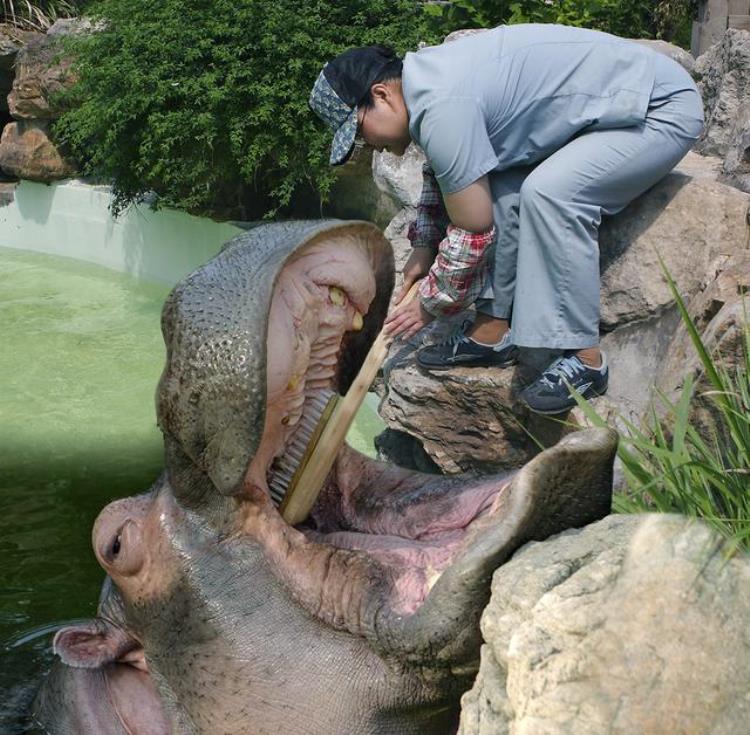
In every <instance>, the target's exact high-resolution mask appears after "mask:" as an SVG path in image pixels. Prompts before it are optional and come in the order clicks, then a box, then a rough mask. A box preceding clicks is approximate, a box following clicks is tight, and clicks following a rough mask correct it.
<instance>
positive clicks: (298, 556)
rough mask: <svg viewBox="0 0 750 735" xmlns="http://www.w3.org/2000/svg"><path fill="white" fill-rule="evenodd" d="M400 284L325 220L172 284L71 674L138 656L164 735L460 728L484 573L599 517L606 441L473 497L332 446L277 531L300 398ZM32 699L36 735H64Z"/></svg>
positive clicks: (606, 478) (376, 321)
mask: <svg viewBox="0 0 750 735" xmlns="http://www.w3.org/2000/svg"><path fill="white" fill-rule="evenodd" d="M392 282H393V268H392V257H391V255H390V251H389V249H388V246H387V243H386V242H385V241H384V240H383V239H382V236H380V234H379V233H378V231H377V230H376V229H375V228H374V227H371V226H369V225H366V224H364V223H354V224H339V223H330V222H329V223H320V222H318V223H295V224H293V225H269V226H265V227H261V228H258V229H256V230H254V231H251V232H250V233H247V234H246V235H242V236H240V237H239V238H236V239H235V240H234V241H233V242H232V243H230V245H229V246H228V247H227V248H226V249H225V250H224V251H223V252H222V253H221V254H220V255H219V256H217V258H215V259H214V260H213V261H211V262H210V263H208V264H207V265H206V266H204V267H202V268H201V269H199V270H198V271H196V272H195V273H194V274H192V275H191V276H189V277H188V278H187V279H186V280H185V281H183V282H182V283H181V284H179V285H178V286H177V288H176V289H175V290H174V291H173V293H172V294H171V296H170V298H169V299H168V301H167V304H166V305H165V309H164V313H163V330H164V336H165V341H166V344H167V351H168V357H167V366H166V368H165V371H164V374H163V375H162V379H161V382H160V387H159V391H158V396H157V406H158V408H157V411H158V415H159V423H160V426H161V428H162V431H163V432H164V435H165V447H166V459H167V472H166V473H165V476H164V477H163V478H162V479H161V480H160V481H159V482H158V483H157V484H156V486H155V487H154V488H152V490H151V492H150V493H148V494H146V495H143V496H139V497H136V498H130V499H126V500H122V501H117V502H115V503H112V504H110V505H109V506H108V507H107V508H105V510H104V511H103V512H102V513H101V515H100V516H99V519H98V520H97V523H96V526H95V528H94V533H93V543H94V550H95V553H96V556H97V559H98V560H99V562H100V564H101V565H102V566H103V567H104V569H106V571H107V572H108V573H109V575H110V576H111V578H112V580H113V581H114V584H115V585H116V595H115V597H116V599H117V600H118V605H119V607H118V610H119V612H118V614H117V621H116V625H114V626H109V627H106V628H104V629H102V628H101V627H100V626H101V624H97V627H96V628H95V629H94V630H95V634H92V632H91V631H92V629H91V626H83V627H72V628H68V629H64V630H63V631H61V632H60V633H58V637H57V641H56V648H57V650H58V652H59V653H60V655H61V657H62V659H63V661H64V662H65V663H66V664H68V665H70V666H79V667H80V666H88V667H90V669H92V670H94V671H95V670H97V669H100V668H101V667H102V666H109V665H112V662H113V661H119V662H120V664H119V665H128V664H127V662H126V661H125V660H124V659H125V658H126V657H127V654H123V650H125V649H128V647H130V656H131V657H133V659H134V661H133V664H131V665H135V666H138V667H139V668H140V669H142V670H146V669H147V671H148V675H149V676H150V677H151V681H152V682H153V685H154V688H155V691H156V692H158V695H157V697H156V699H157V704H160V705H161V708H162V709H161V710H160V711H161V712H163V713H164V716H165V717H166V719H167V720H168V722H169V725H168V730H169V731H171V732H176V733H183V732H184V733H247V734H249V735H260V734H261V733H274V734H275V735H278V734H281V733H283V734H284V735H297V734H300V735H301V734H302V733H304V734H305V735H339V734H340V735H393V734H401V733H403V734H404V735H409V734H411V733H414V734H415V735H416V734H417V733H419V734H420V735H430V734H431V733H450V732H452V731H453V730H454V728H455V724H456V720H457V711H458V699H459V696H460V694H461V692H462V691H464V690H465V689H466V688H467V687H468V686H469V685H470V683H471V680H472V678H473V675H474V674H475V672H476V669H477V662H478V651H479V626H478V621H479V615H480V613H481V611H482V609H483V607H484V605H485V604H486V602H487V599H488V597H489V580H490V576H491V574H492V572H493V570H494V569H495V568H496V567H497V566H498V565H500V564H502V563H503V562H504V561H505V560H506V559H507V558H508V557H509V556H510V554H512V552H513V551H514V550H515V549H517V548H518V547H519V546H520V545H521V544H523V543H525V542H526V541H529V540H531V539H544V538H546V537H547V536H549V535H551V534H553V533H556V532H558V531H561V530H563V529H566V528H570V527H573V526H582V525H585V524H587V523H589V522H592V521H594V520H596V519H598V518H600V517H602V516H604V515H606V514H607V513H608V512H609V508H610V500H611V470H612V460H613V456H614V451H615V447H616V436H614V434H613V433H612V432H610V431H608V430H590V431H586V432H579V433H577V434H575V435H572V436H569V437H567V438H566V439H564V440H563V441H562V442H560V443H559V444H558V445H557V446H555V447H553V448H551V449H549V450H546V451H545V452H543V453H542V454H540V455H539V456H538V457H536V458H535V459H534V460H533V461H532V462H530V463H529V464H528V465H526V466H525V467H524V468H523V469H522V470H521V471H520V472H518V473H516V474H509V475H501V476H497V477H489V478H481V479H473V480H471V479H467V478H443V477H436V476H430V475H424V474H420V473H415V472H411V471H408V470H404V469H401V468H398V467H393V466H388V465H386V464H384V463H381V462H376V461H374V460H370V459H368V458H367V457H364V456H363V455H361V454H359V453H357V452H355V451H354V450H352V449H351V448H348V447H344V448H343V449H342V450H341V452H340V453H339V455H338V456H337V459H336V463H335V465H334V468H333V470H332V472H331V474H330V476H329V478H328V480H327V482H326V485H325V487H324V489H323V491H322V493H321V496H320V498H319V500H318V503H317V504H316V506H315V508H314V509H313V513H312V516H311V519H310V520H309V521H308V522H306V523H305V524H301V525H300V526H298V527H296V528H292V527H290V526H288V525H287V524H286V523H285V522H284V521H283V520H282V518H281V517H280V515H279V514H278V512H277V511H276V509H275V507H274V505H273V504H272V503H271V501H270V499H269V496H268V493H267V485H266V482H267V478H268V475H269V472H270V471H271V469H272V467H273V461H274V457H278V456H280V455H282V454H283V452H284V448H285V446H287V445H288V443H289V441H290V438H291V437H292V436H293V433H294V431H295V428H296V426H297V425H298V422H299V419H300V415H301V414H303V413H304V411H305V406H306V405H307V404H306V403H305V401H306V400H307V399H308V398H309V396H310V395H312V394H314V393H315V392H316V391H317V390H319V389H320V388H321V387H325V386H333V387H334V388H335V389H338V390H340V391H344V390H345V389H346V387H347V384H348V382H349V381H350V380H351V377H352V375H353V374H355V373H356V370H357V368H358V365H359V364H360V363H361V360H362V358H363V355H364V353H365V351H366V349H367V346H368V345H369V343H370V342H371V341H372V338H373V336H374V334H375V333H376V331H377V329H378V328H379V326H380V324H381V323H382V319H383V316H384V313H385V309H386V305H387V301H388V297H389V295H390V290H391V288H392ZM362 315H364V318H362ZM358 327H362V328H360V329H358ZM339 343H341V344H342V347H341V348H339V346H338V345H339ZM113 594H114V593H113ZM102 617H103V618H106V615H104V614H102ZM110 622H111V621H110ZM102 630H104V632H103V634H102V635H99V634H100V633H101V632H102ZM122 631H126V633H124V634H123V632H122ZM123 635H124V636H125V637H124V639H123ZM123 640H124V641H125V642H123ZM102 650H104V651H106V652H107V655H106V656H102V655H101V651H102ZM140 651H142V652H143V656H140V654H139V653H138V652H140ZM139 673H141V672H139ZM71 676H72V674H71ZM64 677H65V669H62V670H61V672H59V673H58V675H57V680H60V679H62V680H64ZM49 687H50V685H49V684H48V685H47V687H46V689H47V690H49ZM57 688H58V690H59V688H60V687H59V685H58V687H57ZM40 700H41V701H42V702H43V704H44V706H43V707H38V708H37V712H38V714H37V716H38V719H39V720H40V721H42V722H43V723H44V724H45V726H47V727H48V729H49V730H50V732H64V733H68V732H76V730H75V729H74V728H73V729H70V728H68V729H65V728H62V727H59V728H56V726H55V725H54V721H55V718H54V706H55V698H54V696H46V698H45V690H44V689H43V691H42V695H41V696H40ZM58 701H59V700H58ZM157 709H158V708H157ZM70 719H71V718H70V717H69V718H68V720H70ZM79 719H80V718H79ZM116 726H117V725H116V723H115V724H114V725H113V729H112V730H111V731H112V732H119V730H117V729H116ZM159 727H161V724H159V723H158V722H157V723H156V724H155V725H154V729H153V731H151V730H146V731H144V735H152V733H153V735H160V733H161V732H162V730H159V729H158V728H159ZM105 732H109V731H105Z"/></svg>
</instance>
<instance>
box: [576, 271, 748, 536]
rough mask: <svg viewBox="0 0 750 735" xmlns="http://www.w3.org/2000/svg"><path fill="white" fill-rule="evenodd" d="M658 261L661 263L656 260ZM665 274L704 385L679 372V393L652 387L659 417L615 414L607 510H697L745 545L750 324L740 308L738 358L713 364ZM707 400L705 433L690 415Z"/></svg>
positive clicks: (591, 413) (590, 413)
mask: <svg viewBox="0 0 750 735" xmlns="http://www.w3.org/2000/svg"><path fill="white" fill-rule="evenodd" d="M663 267H664V266H663V264H662V268H663ZM665 274H666V277H667V281H668V283H669V286H670V288H671V290H672V294H673V296H674V298H675V301H676V303H677V307H678V309H679V311H680V315H681V316H682V321H683V324H684V325H685V327H686V328H687V330H688V332H689V334H690V337H691V340H692V342H693V345H694V347H695V349H696V351H697V353H698V355H699V357H700V361H701V363H702V365H703V369H704V371H705V375H706V377H707V378H708V382H709V383H710V384H711V387H712V390H710V391H707V392H706V393H704V394H703V395H702V396H697V395H696V394H695V383H694V381H692V380H691V379H687V380H686V381H685V383H684V385H683V388H682V392H681V395H680V398H679V400H678V401H677V402H676V403H672V402H670V401H669V400H667V399H666V397H665V396H663V395H659V400H660V401H661V403H662V408H663V409H665V411H664V414H665V416H664V418H659V417H658V415H657V412H656V411H655V410H654V411H653V412H652V416H651V420H650V422H649V423H648V424H647V425H646V426H645V427H639V426H636V425H634V424H633V423H631V422H629V421H627V420H624V419H622V421H623V423H624V425H625V426H626V428H627V433H625V434H624V435H623V436H621V440H620V447H619V449H618V455H619V457H620V460H621V461H622V466H623V470H624V474H625V479H626V481H627V485H628V492H627V494H624V495H616V496H615V500H614V506H615V510H617V511H619V512H623V513H632V512H640V511H646V512H648V511H652V512H653V511H659V512H663V513H682V514H684V515H688V516H694V517H698V518H702V519H703V520H705V521H706V522H707V523H709V524H710V525H712V526H713V527H714V528H716V530H718V531H719V532H720V533H721V534H722V535H724V536H726V537H727V538H729V539H731V540H732V541H733V542H734V543H735V544H736V545H738V546H739V547H742V548H744V549H746V550H750V325H749V324H748V322H747V314H745V322H744V334H743V359H742V360H741V361H740V365H739V366H738V367H737V369H736V370H735V371H733V372H730V371H729V370H727V369H726V368H724V367H723V366H721V365H717V362H716V360H715V358H714V357H713V356H712V355H711V354H710V353H709V352H708V350H707V349H706V346H705V345H704V344H703V342H702V340H701V338H700V335H699V334H698V331H697V330H696V328H695V325H694V324H693V321H692V319H691V318H690V316H689V314H688V311H687V309H686V308H685V304H684V302H683V300H682V298H681V297H680V294H679V293H678V291H677V288H676V286H675V283H674V281H673V280H672V278H671V277H670V276H669V274H668V273H666V270H665ZM699 397H700V398H701V399H702V400H703V401H706V400H707V401H708V402H709V405H710V407H711V409H712V411H711V413H712V416H713V417H714V418H715V419H716V427H715V428H714V430H713V431H712V432H711V436H710V437H706V436H704V435H702V434H701V433H700V432H698V431H697V429H696V428H695V427H694V426H692V425H691V423H690V413H691V408H692V406H693V403H694V401H695V400H696V399H697V398H699ZM576 400H577V401H578V404H579V405H580V406H581V407H582V410H583V411H584V413H585V414H586V416H587V417H588V418H589V420H590V421H592V422H593V423H595V424H598V425H603V424H604V420H603V419H602V418H600V417H599V416H598V415H597V413H596V411H595V410H594V408H593V407H592V406H591V405H590V404H589V403H587V402H586V401H585V400H583V399H581V398H580V396H576Z"/></svg>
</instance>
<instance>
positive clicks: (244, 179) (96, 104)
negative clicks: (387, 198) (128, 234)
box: [54, 0, 437, 217]
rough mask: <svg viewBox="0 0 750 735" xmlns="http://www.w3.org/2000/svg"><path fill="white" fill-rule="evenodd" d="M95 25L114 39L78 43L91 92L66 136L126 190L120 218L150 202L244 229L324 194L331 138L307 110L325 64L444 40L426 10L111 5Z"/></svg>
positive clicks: (255, 0)
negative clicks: (367, 51) (149, 195)
mask: <svg viewBox="0 0 750 735" xmlns="http://www.w3.org/2000/svg"><path fill="white" fill-rule="evenodd" d="M90 14H91V15H92V17H93V19H94V20H95V21H99V22H101V23H102V26H103V27H102V29H101V30H100V31H98V32H97V33H94V34H92V35H90V36H87V37H83V38H77V39H72V40H71V41H70V42H69V43H70V44H71V46H72V48H71V50H72V52H73V53H74V54H75V56H76V58H77V64H76V71H77V74H78V76H79V82H78V84H77V85H76V86H75V88H74V89H73V90H72V91H71V92H70V93H69V95H68V99H67V100H66V104H67V107H68V110H69V111H68V112H67V113H66V114H65V115H64V116H63V117H62V118H61V120H59V121H58V122H57V124H56V125H55V128H54V133H55V136H56V139H57V140H58V141H59V142H61V143H62V144H63V145H65V146H67V148H68V149H69V150H70V152H71V153H72V154H73V156H74V157H75V158H76V159H77V160H78V161H80V162H82V165H83V167H84V173H86V174H88V175H93V176H97V177H99V178H100V179H103V180H106V181H111V182H112V183H113V186H114V193H115V203H114V209H115V210H116V211H117V210H119V209H121V208H123V207H124V206H127V205H128V204H129V203H130V202H133V201H136V200H138V199H139V198H141V197H142V196H143V195H144V193H145V192H147V191H151V190H153V191H155V192H157V199H156V204H157V205H158V204H165V205H170V206H174V207H178V208H184V209H187V210H191V211H210V212H213V213H226V214H229V215H232V216H237V214H238V212H239V214H240V216H244V217H257V216H259V215H261V214H265V215H267V216H270V215H273V214H276V213H277V212H279V211H289V208H290V205H291V203H292V195H293V194H294V195H295V201H303V200H305V198H306V197H305V194H307V195H308V196H307V199H308V200H309V199H310V196H309V195H310V194H311V193H317V194H318V195H322V196H325V194H326V192H327V191H328V189H329V188H330V185H331V183H332V181H333V173H332V171H331V170H330V167H329V165H328V149H329V146H330V133H329V132H328V131H327V130H326V129H325V126H324V125H323V124H322V123H321V122H320V121H318V120H317V118H316V117H315V116H314V115H313V113H312V112H310V110H309V109H308V106H307V100H308V96H309V93H310V89H311V87H312V85H313V83H314V81H315V79H316V77H317V75H318V73H319V72H320V69H321V68H322V65H323V63H324V62H326V61H327V60H328V59H330V58H332V57H333V56H335V55H336V54H338V53H340V52H341V51H343V50H345V49H346V48H349V47H351V46H359V45H368V44H373V43H385V44H389V45H391V46H393V47H394V48H395V49H396V50H397V51H398V52H401V53H402V52H404V51H406V50H408V49H410V48H415V47H416V45H417V42H418V41H420V40H428V41H430V40H437V36H436V35H435V34H434V32H433V34H432V35H431V34H430V32H429V31H428V30H427V29H426V27H425V24H424V16H423V15H422V12H421V5H420V4H419V3H417V2H413V0H350V1H349V2H346V3H333V2H321V1H320V0H313V1H312V2H305V3H300V2H298V1H297V0H232V1H231V2H230V1H229V0H213V1H212V2H209V1H208V0H192V1H191V2H186V1H185V0H163V1H162V2H159V3H153V2H146V1H145V0H101V1H100V2H98V3H96V4H95V5H94V6H93V7H92V8H91V11H90ZM297 195H299V196H297Z"/></svg>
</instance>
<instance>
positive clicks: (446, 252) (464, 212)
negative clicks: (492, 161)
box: [419, 176, 495, 316]
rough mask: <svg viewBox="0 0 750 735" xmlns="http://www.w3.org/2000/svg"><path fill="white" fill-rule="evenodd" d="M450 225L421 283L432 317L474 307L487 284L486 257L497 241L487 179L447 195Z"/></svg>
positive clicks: (424, 303)
mask: <svg viewBox="0 0 750 735" xmlns="http://www.w3.org/2000/svg"><path fill="white" fill-rule="evenodd" d="M445 206H446V209H447V211H448V214H449V216H450V220H451V225H450V226H449V227H448V231H447V234H446V237H445V238H444V239H443V241H442V242H441V243H440V245H439V246H438V254H437V257H436V258H435V261H434V262H433V264H432V267H431V268H430V271H429V273H428V274H427V277H426V278H425V279H424V281H423V282H422V283H421V284H420V287H419V299H420V302H421V305H422V307H423V308H424V309H425V310H426V311H428V312H429V313H430V314H432V315H433V316H439V315H441V314H454V313H456V312H458V311H461V310H462V309H465V308H466V307H467V306H469V305H470V304H472V303H473V302H474V301H475V300H476V298H477V297H478V296H479V293H480V292H481V290H482V287H483V285H484V276H485V270H486V268H485V266H486V262H485V261H486V258H485V256H486V254H487V250H488V249H489V247H490V246H491V245H492V243H493V242H494V241H495V226H494V222H493V219H492V198H491V196H490V187H489V182H488V180H487V176H482V177H481V178H480V179H478V180H477V181H475V182H474V183H473V184H469V186H467V187H466V188H464V189H461V190H460V191H458V192H456V193H454V194H447V195H446V196H445Z"/></svg>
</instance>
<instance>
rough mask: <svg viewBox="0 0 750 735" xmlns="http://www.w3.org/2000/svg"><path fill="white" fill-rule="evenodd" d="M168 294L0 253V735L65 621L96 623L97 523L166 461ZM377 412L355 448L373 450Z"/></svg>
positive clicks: (368, 415)
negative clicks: (163, 396)
mask: <svg viewBox="0 0 750 735" xmlns="http://www.w3.org/2000/svg"><path fill="white" fill-rule="evenodd" d="M168 290H169V289H168V288H167V287H166V286H161V285H153V284H146V283H142V282H138V281H136V280H135V279H134V278H132V277H130V276H127V275H124V274H120V273H114V272H112V271H109V270H106V269H104V268H100V267H98V266H93V265H88V264H85V263H81V262H79V261H74V260H70V259H67V258H58V257H52V256H48V255H39V254H34V253H24V252H21V251H16V250H9V249H4V248H0V336H1V337H2V344H0V733H14V732H21V731H23V729H24V727H25V725H24V723H23V717H22V712H23V711H24V710H25V707H26V705H27V703H28V700H29V699H30V698H31V697H32V696H33V693H34V689H35V687H36V685H37V682H38V681H39V680H40V678H41V676H42V673H43V672H44V671H45V670H46V668H47V667H48V666H49V664H50V662H51V653H50V651H49V645H50V641H51V633H52V632H53V631H54V629H55V626H56V624H58V623H60V622H63V621H67V620H70V619H74V618H82V617H88V616H91V615H92V614H93V613H94V611H95V608H96V600H97V596H98V593H99V587H100V585H101V582H102V579H103V573H102V571H101V569H100V568H99V566H98V565H97V563H96V561H95V560H94V556H93V553H92V551H91V542H90V533H91V527H92V524H93V522H94V519H95V518H96V516H97V514H98V513H99V511H100V510H101V508H102V507H103V506H104V505H106V504H107V503H108V502H109V501H110V500H112V499H113V498H117V497H122V496H124V495H131V494H133V493H136V492H141V491H143V490H145V489H147V488H148V487H149V485H150V484H151V483H152V482H153V481H154V480H155V479H156V477H157V476H158V475H159V473H160V471H161V467H162V445H161V436H160V433H159V431H158V429H157V427H156V419H155V413H154V391H155V388H156V383H157V381H158V379H159V374H160V372H161V369H162V367H163V362H164V346H163V343H162V339H161V332H160V325H159V315H160V311H161V305H162V302H163V300H164V297H165V296H166V294H167V293H168ZM380 429H381V424H380V421H379V419H378V417H377V414H376V413H375V412H374V410H373V409H372V407H369V408H365V410H364V411H362V412H360V415H359V416H358V419H357V425H356V426H355V427H354V428H353V430H352V432H350V435H349V437H348V438H349V442H350V444H352V445H353V446H355V447H356V448H357V449H359V450H360V451H365V452H367V453H369V454H373V450H372V438H373V436H374V435H375V434H377V433H378V432H379V431H380Z"/></svg>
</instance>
